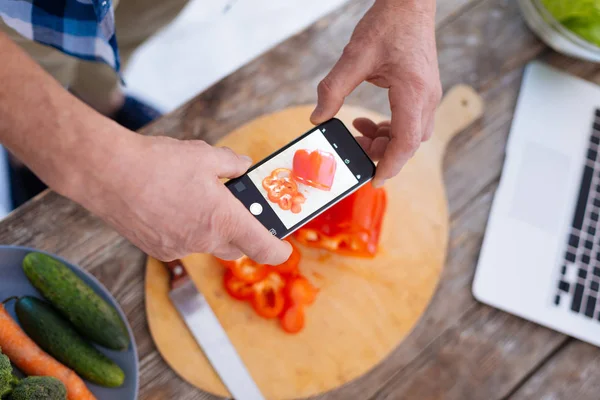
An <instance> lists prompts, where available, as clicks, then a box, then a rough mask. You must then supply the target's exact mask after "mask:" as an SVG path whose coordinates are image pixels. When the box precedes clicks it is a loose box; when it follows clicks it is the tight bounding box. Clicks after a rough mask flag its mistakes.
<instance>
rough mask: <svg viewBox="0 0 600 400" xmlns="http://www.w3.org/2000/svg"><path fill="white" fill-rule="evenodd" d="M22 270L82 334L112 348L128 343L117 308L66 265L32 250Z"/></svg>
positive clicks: (123, 324)
mask: <svg viewBox="0 0 600 400" xmlns="http://www.w3.org/2000/svg"><path fill="white" fill-rule="evenodd" d="M23 271H24V272H25V275H27V278H28V279H29V281H30V282H31V284H32V285H33V286H34V287H35V288H36V289H37V290H39V291H40V293H41V294H42V295H43V296H44V297H45V298H46V300H48V301H49V302H50V303H51V304H52V305H53V306H54V307H55V308H56V309H57V310H58V311H59V312H60V313H61V314H62V315H63V317H65V318H66V319H67V320H69V321H70V322H71V323H72V324H73V326H74V327H75V329H76V330H77V331H78V332H79V333H80V334H81V335H83V336H84V337H86V338H87V339H89V340H91V341H92V342H94V343H97V344H99V345H101V346H104V347H107V348H109V349H112V350H126V349H127V348H128V347H129V335H128V332H127V327H126V326H125V323H124V322H123V320H122V319H121V317H120V315H119V313H118V312H117V310H116V309H114V308H113V307H112V306H111V305H110V304H108V303H107V302H106V301H104V299H102V298H101V297H100V296H99V295H98V294H97V293H96V292H94V290H93V289H92V288H90V287H89V286H88V285H87V284H86V283H85V282H83V281H82V280H81V279H80V278H79V277H78V276H77V275H75V273H74V272H73V271H72V270H71V269H70V268H68V267H67V266H66V265H64V264H63V263H61V262H59V261H58V260H55V259H54V258H52V257H50V256H47V255H45V254H41V253H36V252H32V253H29V254H27V255H26V256H25V258H24V259H23Z"/></svg>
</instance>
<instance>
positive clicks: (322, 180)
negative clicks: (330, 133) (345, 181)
mask: <svg viewBox="0 0 600 400" xmlns="http://www.w3.org/2000/svg"><path fill="white" fill-rule="evenodd" d="M336 168H337V164H336V161H335V157H334V156H333V154H331V153H329V152H326V151H323V150H313V151H308V150H305V149H301V150H297V151H296V153H294V161H293V167H292V171H293V177H294V179H296V180H297V181H298V182H300V183H303V184H305V185H308V186H312V187H314V188H317V189H321V190H330V189H331V185H332V184H333V178H334V177H335V170H336Z"/></svg>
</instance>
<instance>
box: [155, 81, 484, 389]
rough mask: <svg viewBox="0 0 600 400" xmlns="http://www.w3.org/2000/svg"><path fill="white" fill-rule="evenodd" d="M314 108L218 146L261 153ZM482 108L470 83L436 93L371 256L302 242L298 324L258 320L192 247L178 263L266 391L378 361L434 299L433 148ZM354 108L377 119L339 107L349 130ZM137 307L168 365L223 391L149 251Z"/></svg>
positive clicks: (439, 204) (297, 128)
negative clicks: (428, 127) (305, 290)
mask: <svg viewBox="0 0 600 400" xmlns="http://www.w3.org/2000/svg"><path fill="white" fill-rule="evenodd" d="M312 108H313V107H312V106H301V107H296V108H290V109H286V110H283V111H281V112H277V113H275V114H271V115H267V116H264V117H261V118H258V119H256V120H254V121H252V122H250V123H248V124H247V125H244V126H242V127H241V128H239V129H237V130H236V131H234V132H232V133H231V134H230V135H228V136H226V137H225V138H223V140H221V141H220V142H219V143H218V144H217V145H219V146H229V147H231V148H232V149H234V150H235V151H237V152H239V153H241V154H247V155H249V156H250V157H252V158H253V159H254V160H260V159H262V158H264V157H265V156H267V155H269V154H270V153H272V152H273V151H276V150H277V149H278V148H280V147H282V146H283V145H285V144H287V143H288V142H289V141H291V140H292V139H294V138H295V137H297V135H298V134H301V133H303V132H305V131H306V130H308V129H310V124H309V122H308V117H309V115H310V112H311V111H312ZM481 111H482V104H481V100H480V99H479V97H478V96H477V94H475V93H474V92H473V91H472V89H470V88H468V87H465V86H459V87H455V88H454V89H452V91H451V92H450V93H449V94H448V95H447V96H446V97H445V99H444V100H443V102H442V105H441V106H440V108H439V110H438V112H437V114H436V132H435V134H434V137H433V139H431V140H430V141H429V142H427V143H425V144H424V145H423V146H422V147H421V149H420V151H419V152H417V155H416V156H415V157H414V158H413V159H412V160H411V161H410V162H409V163H408V164H407V165H406V167H405V168H404V169H403V171H402V173H401V174H400V175H399V176H398V177H396V178H394V179H392V180H390V181H388V182H387V183H386V190H387V192H388V209H387V213H386V216H385V220H384V224H383V231H382V236H381V242H380V250H379V254H378V256H377V257H376V258H375V259H373V260H364V259H356V258H350V257H341V256H336V255H331V254H328V253H326V252H324V251H317V250H314V249H308V248H305V247H302V246H300V249H301V252H302V261H301V264H300V268H301V270H302V273H303V274H305V275H306V276H307V277H308V278H309V279H310V280H311V281H312V282H313V283H314V284H315V285H317V286H318V287H319V288H320V289H321V291H320V294H319V297H318V298H317V301H316V303H315V304H314V305H312V306H311V307H310V308H309V309H308V311H307V319H306V327H305V328H304V330H303V331H302V332H301V333H299V334H297V335H289V334H286V333H284V332H283V331H282V330H281V328H280V327H279V325H278V322H277V321H276V320H275V321H267V320H264V319H262V318H260V317H258V316H256V314H255V313H254V312H253V310H252V309H251V307H250V306H249V305H248V304H245V303H240V302H237V301H235V300H233V299H231V298H229V297H228V295H227V294H226V293H225V292H224V289H223V287H222V274H223V268H222V267H221V266H220V265H219V264H217V262H216V261H215V260H214V258H213V257H212V256H210V255H206V254H193V255H190V256H188V257H186V258H185V259H184V260H183V262H184V264H185V265H186V268H187V269H188V271H189V274H190V275H191V277H192V279H193V280H194V282H195V284H196V285H197V286H198V287H199V288H200V290H201V291H202V293H203V294H204V295H205V297H206V299H207V301H208V303H209V304H210V305H211V307H212V308H213V310H214V312H215V314H216V315H217V317H218V318H219V320H220V322H221V324H222V325H223V327H224V328H225V330H226V331H227V333H228V335H229V337H230V339H231V341H232V343H233V344H234V346H235V347H236V349H237V351H238V352H239V354H240V356H241V358H242V360H243V361H244V363H245V364H246V366H247V367H248V370H249V371H250V373H251V375H252V377H253V378H254V380H255V381H256V382H257V384H258V386H259V387H260V389H261V391H262V392H263V394H264V396H265V397H266V398H268V399H293V398H294V399H295V398H303V397H308V396H313V395H317V394H319V393H322V392H326V391H329V390H332V389H334V388H337V387H339V386H340V385H343V384H345V383H347V382H349V381H351V380H353V379H355V378H357V377H359V376H361V375H363V374H364V373H366V372H367V371H368V370H370V369H371V368H372V367H374V366H375V365H376V364H377V363H379V362H380V361H382V360H383V359H384V358H385V357H386V356H387V355H388V354H389V353H390V352H391V351H392V350H393V349H394V348H395V347H396V346H398V345H399V344H400V343H401V342H402V340H403V339H404V338H405V337H406V335H408V333H409V332H410V331H411V329H412V328H413V327H414V326H415V324H416V323H417V321H418V320H419V318H420V316H421V315H422V314H423V312H424V311H425V309H426V307H427V304H428V303H429V301H430V299H431V297H432V296H433V293H434V290H435V287H436V285H437V283H438V280H439V277H440V273H441V270H442V266H443V263H444V259H445V254H446V247H447V242H448V213H447V205H446V195H445V191H444V186H443V182H442V173H441V161H442V156H443V150H444V147H445V144H446V143H447V141H448V140H449V139H450V138H451V137H452V136H453V135H454V134H455V133H457V132H459V131H461V130H462V129H464V128H465V127H466V126H467V125H469V124H470V123H471V122H472V121H473V120H474V119H476V118H477V117H478V116H479V115H480V113H481ZM364 116H368V117H371V118H373V119H374V120H377V121H381V120H384V119H385V118H384V117H383V116H381V115H378V114H375V113H373V112H370V111H367V110H364V109H360V108H355V107H344V108H343V109H342V110H341V111H340V113H339V114H338V116H337V117H338V118H339V119H341V120H342V121H343V122H344V123H345V124H346V125H347V126H348V127H349V128H350V129H351V130H353V128H351V126H352V124H351V123H352V120H353V119H354V118H356V117H364ZM353 133H355V134H356V132H354V131H353ZM146 311H147V316H148V323H149V327H150V331H151V333H152V337H153V339H154V341H155V343H156V346H157V347H158V349H159V351H160V353H161V354H162V356H163V357H164V359H165V360H166V362H167V363H168V364H169V365H170V366H171V367H172V368H173V369H174V370H175V371H176V372H177V373H178V374H179V375H180V376H181V377H182V378H183V379H185V380H186V381H188V382H189V383H191V384H192V385H194V386H196V387H198V388H200V389H202V390H204V391H207V392H209V393H213V394H216V395H219V396H224V397H228V396H229V393H228V391H227V390H226V389H225V387H224V386H223V384H222V383H221V381H220V380H219V378H218V376H217V375H216V373H215V372H214V370H213V369H212V368H211V366H210V364H209V362H208V361H207V359H206V357H205V356H204V354H203V353H202V351H201V349H200V347H199V346H198V345H197V343H196V342H195V341H194V339H193V337H192V336H191V334H190V333H189V331H188V329H187V328H186V326H185V324H184V322H183V321H182V320H181V318H180V317H179V314H178V313H177V311H176V310H175V308H174V307H173V306H172V304H171V303H170V301H169V298H168V274H167V271H166V269H165V268H164V266H163V265H162V264H161V263H160V262H158V261H157V260H154V259H151V258H149V259H148V264H147V271H146Z"/></svg>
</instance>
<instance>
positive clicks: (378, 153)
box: [356, 136, 390, 161]
mask: <svg viewBox="0 0 600 400" xmlns="http://www.w3.org/2000/svg"><path fill="white" fill-rule="evenodd" d="M356 141H357V142H358V144H360V146H361V147H362V148H363V149H364V151H366V152H367V154H368V155H369V158H371V160H373V161H379V160H380V159H381V158H382V157H383V154H384V153H385V149H386V148H387V146H388V144H389V142H390V138H389V137H387V136H381V137H377V138H375V139H371V138H368V137H365V136H359V137H357V138H356Z"/></svg>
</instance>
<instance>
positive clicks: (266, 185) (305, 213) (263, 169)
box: [248, 129, 358, 229]
mask: <svg viewBox="0 0 600 400" xmlns="http://www.w3.org/2000/svg"><path fill="white" fill-rule="evenodd" d="M288 171H289V172H288ZM248 176H249V177H250V180H251V181H252V183H254V185H255V186H256V187H257V188H258V190H259V191H260V193H261V195H262V196H263V197H264V199H265V200H266V203H267V204H268V205H269V207H271V208H272V209H273V211H274V212H275V214H276V215H277V217H279V220H280V221H281V222H282V223H283V225H284V226H285V227H286V228H287V229H290V228H292V227H293V226H294V225H296V224H298V223H299V222H301V221H302V220H303V219H305V218H306V217H309V216H310V215H311V214H314V213H315V212H317V211H318V210H319V209H320V208H322V207H323V206H325V205H326V204H327V203H329V202H331V201H332V200H334V199H335V198H337V197H339V196H341V195H342V194H343V193H344V192H346V191H347V190H348V189H350V188H352V187H353V186H355V185H356V184H357V183H358V179H356V176H354V174H353V173H352V171H350V169H349V168H348V166H347V165H346V164H345V163H344V160H342V159H341V157H340V156H339V155H338V153H337V152H336V151H335V149H334V148H333V146H332V145H331V144H330V143H329V142H328V141H327V139H325V136H324V135H323V133H322V132H321V130H319V129H317V130H315V131H314V132H313V133H312V134H310V135H308V136H306V137H305V138H303V139H302V140H300V141H299V142H297V143H295V144H294V145H292V146H291V147H289V148H287V149H285V150H284V151H283V152H282V153H279V154H277V155H276V156H275V157H273V158H271V159H270V160H268V161H266V162H265V163H264V164H262V165H261V166H259V167H257V168H256V169H254V170H252V171H251V172H249V173H248ZM286 189H287V190H286ZM278 190H280V191H281V190H283V191H287V193H284V194H283V195H279V194H280V193H278ZM296 192H297V194H296Z"/></svg>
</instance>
